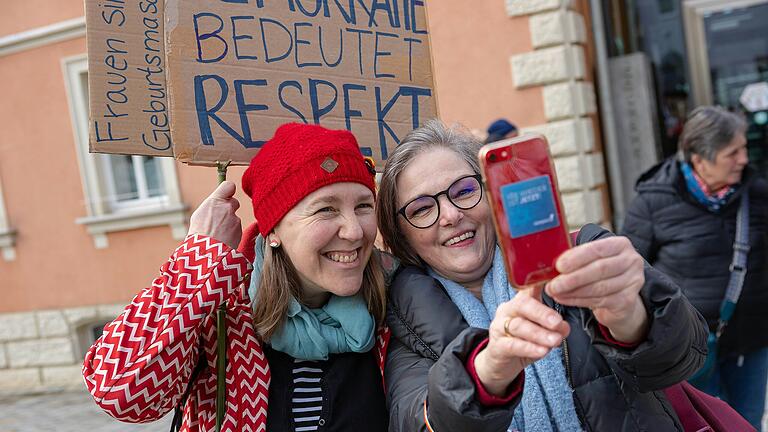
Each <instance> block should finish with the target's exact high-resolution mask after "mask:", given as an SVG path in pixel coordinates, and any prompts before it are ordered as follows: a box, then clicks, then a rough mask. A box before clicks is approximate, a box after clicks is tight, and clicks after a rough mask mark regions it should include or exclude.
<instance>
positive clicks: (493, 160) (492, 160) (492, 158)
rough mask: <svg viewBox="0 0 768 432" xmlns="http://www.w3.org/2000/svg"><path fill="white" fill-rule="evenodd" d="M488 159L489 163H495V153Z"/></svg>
mask: <svg viewBox="0 0 768 432" xmlns="http://www.w3.org/2000/svg"><path fill="white" fill-rule="evenodd" d="M488 159H490V161H491V162H496V159H497V158H496V153H491V155H490V156H489V157H488Z"/></svg>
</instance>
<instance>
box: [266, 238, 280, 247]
mask: <svg viewBox="0 0 768 432" xmlns="http://www.w3.org/2000/svg"><path fill="white" fill-rule="evenodd" d="M278 246H280V243H279V242H278V241H277V240H274V239H273V240H270V241H269V247H271V248H276V247H278Z"/></svg>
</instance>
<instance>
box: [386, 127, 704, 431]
mask: <svg viewBox="0 0 768 432" xmlns="http://www.w3.org/2000/svg"><path fill="white" fill-rule="evenodd" d="M479 147H480V143H479V142H477V141H476V140H475V139H474V138H473V137H471V136H470V135H469V134H467V133H464V132H463V131H460V130H457V129H456V128H448V127H446V126H445V125H443V124H442V123H440V122H438V121H431V122H428V123H427V124H426V125H425V126H424V127H422V128H420V129H417V130H415V131H413V132H412V133H411V134H409V135H408V136H407V137H406V138H405V139H404V140H403V141H402V142H401V144H400V146H399V147H398V148H397V149H396V150H395V152H393V154H392V155H391V156H390V158H389V160H388V161H387V165H386V167H385V169H384V173H383V177H382V180H381V185H380V189H379V199H378V202H379V204H378V205H379V207H378V208H377V217H378V221H379V229H380V231H381V233H382V236H383V238H384V241H385V243H386V245H387V246H388V247H389V248H390V249H391V251H392V252H393V253H394V254H395V255H396V256H397V257H398V258H399V259H400V260H401V261H402V263H403V264H405V266H403V268H402V269H401V270H400V271H399V273H398V274H397V275H396V277H395V279H394V281H393V283H392V285H391V287H390V293H389V303H388V312H387V323H388V325H389V326H390V328H391V330H392V335H393V337H392V338H391V340H390V347H389V352H388V357H387V363H386V371H385V378H386V384H387V392H388V395H387V401H388V405H389V409H390V431H417V430H418V431H422V430H436V431H445V430H450V431H465V430H466V431H476V430H489V431H490V430H507V429H508V428H509V429H510V430H533V431H550V430H554V431H576V430H583V429H586V430H600V431H603V430H605V431H608V430H610V431H634V430H682V428H681V427H680V424H679V421H678V419H677V417H676V416H675V414H674V413H673V410H672V408H671V406H670V405H669V403H668V402H667V400H666V399H665V398H664V396H663V394H662V393H661V392H660V391H659V392H657V390H660V389H662V388H664V387H667V386H669V385H672V384H674V383H677V382H679V381H681V380H684V379H685V378H686V377H688V376H689V375H690V374H692V373H693V372H694V371H695V370H696V369H697V368H698V367H699V366H700V365H701V363H702V361H703V359H704V356H703V354H702V353H703V352H704V350H705V339H706V332H705V328H704V326H703V322H702V321H701V317H700V316H699V315H698V314H697V312H696V311H695V309H693V307H691V305H690V304H689V303H688V302H687V301H686V300H685V299H684V298H683V297H682V295H681V294H680V291H679V289H678V288H677V287H676V286H675V285H674V284H672V283H670V282H669V281H668V280H667V279H666V278H664V277H663V276H662V275H661V274H659V273H657V272H656V271H654V270H653V269H652V268H650V267H649V266H646V265H644V262H643V260H642V259H641V258H640V256H639V255H638V254H637V253H636V252H635V250H634V249H633V248H632V246H631V244H630V243H629V241H628V240H627V239H625V238H623V237H615V236H612V235H611V234H610V233H608V232H607V231H605V230H602V229H600V228H599V227H597V226H594V225H588V226H586V227H584V228H583V229H582V230H581V231H580V233H579V236H578V239H577V241H576V243H578V244H579V246H576V247H574V248H573V249H571V250H569V251H567V252H565V253H564V254H563V255H561V257H560V258H559V259H558V263H557V266H558V270H559V271H560V272H561V275H560V276H558V277H557V278H555V279H554V280H552V281H551V282H550V283H549V284H548V285H547V287H546V294H545V295H543V296H542V294H541V292H542V288H541V287H538V288H535V289H531V290H525V291H521V292H519V293H516V292H515V290H514V289H512V287H511V286H510V285H509V283H508V281H507V279H506V273H505V271H504V264H503V260H502V258H501V252H500V251H499V248H498V247H497V246H496V236H495V233H494V228H493V224H492V220H491V210H490V208H489V206H488V204H487V202H486V201H485V200H484V199H483V196H482V188H481V186H480V177H479V176H478V174H479V167H478V163H477V159H476V155H477V151H478V149H479ZM540 297H543V298H540Z"/></svg>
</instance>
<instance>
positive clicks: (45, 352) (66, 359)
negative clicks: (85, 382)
mask: <svg viewBox="0 0 768 432" xmlns="http://www.w3.org/2000/svg"><path fill="white" fill-rule="evenodd" d="M7 349H8V357H9V361H10V364H11V367H12V368H23V367H28V366H49V365H51V366H52V365H71V364H74V363H75V355H74V352H73V349H72V341H71V340H70V339H69V338H52V339H38V340H31V341H22V342H10V343H8V345H7Z"/></svg>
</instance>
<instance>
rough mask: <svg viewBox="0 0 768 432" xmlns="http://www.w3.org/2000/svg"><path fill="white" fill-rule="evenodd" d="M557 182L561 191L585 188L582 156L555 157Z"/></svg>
mask: <svg viewBox="0 0 768 432" xmlns="http://www.w3.org/2000/svg"><path fill="white" fill-rule="evenodd" d="M555 171H556V172H557V183H558V185H559V186H560V191H561V192H569V191H575V190H581V189H583V188H584V174H585V173H584V166H583V164H582V163H581V157H580V156H566V157H560V158H555Z"/></svg>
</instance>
